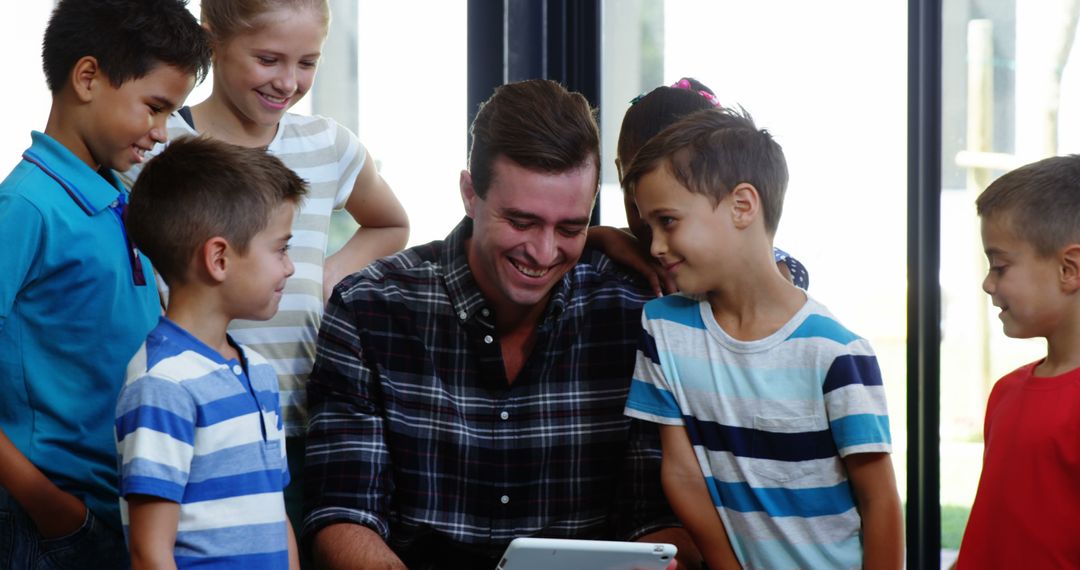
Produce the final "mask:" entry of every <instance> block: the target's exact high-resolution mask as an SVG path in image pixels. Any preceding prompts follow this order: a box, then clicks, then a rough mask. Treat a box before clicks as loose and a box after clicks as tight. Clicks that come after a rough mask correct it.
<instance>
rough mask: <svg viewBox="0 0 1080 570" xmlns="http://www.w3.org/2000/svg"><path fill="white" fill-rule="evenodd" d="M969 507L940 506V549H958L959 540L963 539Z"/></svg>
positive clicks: (969, 511)
mask: <svg viewBox="0 0 1080 570" xmlns="http://www.w3.org/2000/svg"><path fill="white" fill-rule="evenodd" d="M970 514H971V508H970V507H961V506H957V505H941V547H942V548H951V549H953V550H956V549H959V548H960V539H962V538H963V537H964V527H965V526H967V520H968V515H970Z"/></svg>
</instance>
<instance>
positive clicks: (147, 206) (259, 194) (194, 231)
mask: <svg viewBox="0 0 1080 570" xmlns="http://www.w3.org/2000/svg"><path fill="white" fill-rule="evenodd" d="M307 191H308V190H307V184H306V183H305V182H304V181H303V180H301V179H300V177H299V176H297V175H296V173H295V172H293V171H292V170H291V169H289V168H288V167H287V166H285V165H284V164H282V162H281V160H279V159H278V158H277V157H275V156H273V155H271V154H269V153H267V152H266V151H265V150H264V149H260V148H246V147H241V146H236V145H232V144H229V143H226V142H222V141H218V140H215V139H212V138H210V137H206V136H199V137H181V138H178V139H176V140H175V141H173V142H172V143H170V144H169V146H168V147H166V148H165V150H164V151H162V153H161V154H159V155H158V156H156V157H154V158H152V159H150V161H149V162H147V163H146V167H145V168H144V169H143V171H142V173H141V174H140V175H139V178H138V179H137V180H136V181H135V185H134V186H133V187H132V189H131V202H130V204H129V205H128V210H127V218H126V226H127V230H128V233H129V234H130V235H131V239H132V240H133V241H134V242H135V245H136V246H138V247H139V249H141V250H142V251H143V253H145V254H146V256H147V257H149V258H150V261H151V262H153V264H154V267H155V268H156V269H157V271H158V273H160V274H161V276H162V278H164V279H165V282H166V283H169V284H170V285H171V284H173V283H181V282H183V281H184V278H185V276H186V275H187V271H188V266H189V264H190V263H191V260H192V257H193V256H194V255H195V253H196V252H197V251H198V249H199V248H200V247H202V245H203V244H204V243H206V240H208V239H210V238H212V237H215V236H221V237H224V238H225V239H226V240H228V242H229V245H230V246H231V247H233V248H235V249H236V250H237V251H238V252H239V253H241V254H243V253H245V252H246V251H247V248H248V246H249V245H250V244H251V239H252V238H253V237H254V236H255V234H257V233H259V232H260V231H262V230H263V229H264V228H266V227H267V225H269V223H270V218H271V216H272V215H273V213H274V210H275V209H276V208H277V207H278V206H280V205H281V204H283V203H285V202H292V203H294V204H299V203H300V201H301V200H302V199H303V197H304V196H305V195H306V194H307Z"/></svg>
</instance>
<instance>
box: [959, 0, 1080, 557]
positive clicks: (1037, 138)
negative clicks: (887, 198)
mask: <svg viewBox="0 0 1080 570" xmlns="http://www.w3.org/2000/svg"><path fill="white" fill-rule="evenodd" d="M1078 10H1080V4H1077V3H1076V2H1024V1H1020V0H1004V1H1000V2H978V1H975V0H947V1H946V2H944V13H943V15H944V22H943V45H942V48H943V50H942V53H943V55H942V57H943V69H944V73H943V80H944V81H943V87H942V88H943V93H942V100H943V109H944V112H943V122H942V137H943V140H942V148H943V156H942V161H941V162H942V193H941V218H942V233H941V287H942V291H941V293H942V329H941V330H942V345H941V349H942V350H941V507H942V547H943V548H944V549H947V551H949V553H950V554H953V555H954V554H955V549H957V548H959V545H960V540H961V538H962V535H963V530H964V525H965V524H966V521H967V518H968V514H969V513H970V509H971V504H972V501H973V500H974V498H975V491H976V489H977V486H978V480H979V474H980V470H981V465H982V453H983V439H982V438H983V417H984V412H985V409H986V400H987V397H988V396H989V393H990V390H991V389H992V387H993V384H994V382H995V381H996V380H997V379H998V378H1000V377H1001V376H1003V375H1005V374H1007V373H1008V372H1010V371H1012V370H1014V369H1016V368H1018V367H1019V366H1021V365H1023V364H1026V363H1028V362H1031V361H1033V360H1036V359H1038V358H1041V357H1042V356H1044V355H1045V344H1044V343H1043V342H1042V341H1041V340H1017V339H1010V338H1007V337H1006V336H1005V335H1004V333H1003V332H1002V329H1001V323H1000V322H999V320H998V319H997V318H996V314H997V310H996V309H995V308H993V307H992V306H991V304H990V301H989V298H988V297H987V295H986V294H984V293H983V292H982V290H981V282H982V279H983V277H984V276H985V275H986V260H985V255H984V254H983V252H982V244H981V241H980V237H979V222H978V218H977V216H976V215H975V198H976V197H977V196H978V195H979V193H980V192H982V191H983V190H984V189H985V188H986V186H987V185H989V184H990V182H992V181H993V180H994V179H995V178H997V177H998V176H1000V175H1001V174H1002V173H1003V172H1004V171H1006V170H1009V169H1011V168H1013V167H1015V166H1018V165H1021V164H1025V163H1028V162H1032V161H1034V160H1037V159H1039V158H1043V157H1047V156H1051V155H1055V154H1065V153H1070V152H1078V151H1080V127H1077V125H1078V124H1080V123H1078V122H1077V119H1078V118H1080V104H1078V103H1077V102H1078V101H1080V93H1078V90H1080V63H1078V61H1080V55H1078V54H1077V53H1076V51H1077V49H1078V48H1077V47H1076V42H1075V41H1074V40H1075V34H1076V22H1077V11H1078Z"/></svg>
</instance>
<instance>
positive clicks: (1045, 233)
mask: <svg viewBox="0 0 1080 570" xmlns="http://www.w3.org/2000/svg"><path fill="white" fill-rule="evenodd" d="M975 211H976V212H977V213H978V214H979V216H980V217H981V218H983V219H987V218H993V219H996V220H1000V221H1003V222H1005V223H1007V224H1009V227H1010V228H1011V229H1012V231H1013V232H1015V233H1016V235H1017V236H1019V237H1020V239H1023V240H1024V241H1027V242H1028V243H1030V244H1031V245H1032V246H1033V247H1034V248H1035V251H1036V253H1038V254H1039V255H1042V256H1048V255H1053V254H1054V253H1055V252H1056V251H1057V250H1058V249H1060V248H1062V247H1064V246H1066V245H1068V244H1072V243H1080V155H1076V154H1071V155H1068V156H1055V157H1051V158H1045V159H1043V160H1040V161H1037V162H1033V163H1031V164H1027V165H1024V166H1021V167H1019V168H1017V169H1015V170H1011V171H1009V172H1006V173H1005V174H1003V175H1002V176H1001V177H1000V178H998V179H997V180H995V181H994V182H993V183H992V184H990V186H988V187H987V188H986V190H983V192H982V194H979V197H978V198H977V199H976V200H975Z"/></svg>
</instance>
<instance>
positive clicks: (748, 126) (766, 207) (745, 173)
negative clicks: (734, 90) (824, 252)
mask: <svg viewBox="0 0 1080 570" xmlns="http://www.w3.org/2000/svg"><path fill="white" fill-rule="evenodd" d="M665 166H666V167H669V168H671V172H672V174H673V175H674V176H675V179H676V180H678V181H679V183H680V184H682V185H683V186H684V187H686V189H687V190H689V191H691V192H694V193H696V194H703V195H705V196H708V197H709V199H710V200H711V201H712V203H713V206H716V205H717V204H719V203H720V201H721V200H723V199H724V197H725V196H727V195H728V193H729V192H731V190H732V189H734V188H735V187H736V186H738V185H739V184H741V183H744V182H745V183H748V184H750V185H752V186H753V187H754V188H756V189H757V191H758V194H759V195H760V196H761V203H762V210H763V211H764V218H765V229H766V231H767V232H768V233H769V235H775V234H776V228H777V227H778V226H779V224H780V215H781V214H782V213H783V209H784V192H785V191H786V190H787V182H788V169H787V160H786V159H785V158H784V151H783V150H782V149H781V148H780V145H779V144H777V143H776V141H775V140H773V137H772V135H771V134H769V132H768V131H766V130H764V129H758V128H757V126H756V125H755V124H754V120H753V118H751V117H750V114H749V113H747V112H746V111H745V110H743V109H738V110H736V109H729V108H723V109H720V108H712V109H705V110H703V111H698V112H696V113H692V114H690V115H687V116H686V117H684V118H682V119H680V120H679V121H678V122H676V123H675V124H673V125H671V126H670V127H668V128H666V129H664V130H663V131H661V132H660V133H659V134H658V135H656V136H655V137H653V138H652V139H650V140H649V141H648V142H647V143H645V146H643V147H641V150H639V151H638V153H637V156H635V157H634V160H633V162H632V163H631V164H630V167H629V168H628V169H627V171H626V173H625V174H624V175H623V180H622V184H623V188H624V189H625V190H626V191H627V192H628V193H630V194H633V192H634V188H635V186H636V185H637V183H638V182H640V181H641V178H642V177H644V176H645V175H646V174H648V173H650V172H652V171H653V170H655V169H657V168H661V167H665Z"/></svg>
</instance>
